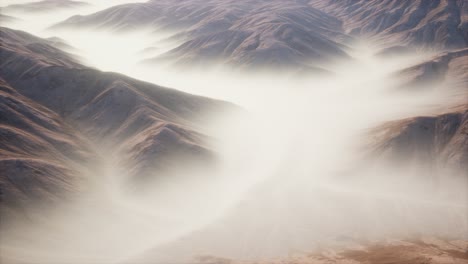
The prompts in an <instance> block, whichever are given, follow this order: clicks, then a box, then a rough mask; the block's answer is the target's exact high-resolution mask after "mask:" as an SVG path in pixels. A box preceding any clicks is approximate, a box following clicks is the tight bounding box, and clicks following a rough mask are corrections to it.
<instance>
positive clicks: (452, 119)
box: [372, 105, 468, 176]
mask: <svg viewBox="0 0 468 264" xmlns="http://www.w3.org/2000/svg"><path fill="white" fill-rule="evenodd" d="M372 135H374V136H375V137H374V140H375V141H374V144H375V145H373V147H374V151H373V152H374V154H373V155H376V156H379V157H382V156H383V157H385V160H390V161H392V162H395V164H397V165H399V166H402V165H403V166H407V165H414V164H424V165H425V166H430V168H431V170H432V171H436V170H437V169H440V168H451V169H455V170H458V171H462V172H465V173H464V174H466V172H467V171H468V106H466V105H465V106H462V107H460V109H459V110H457V111H454V112H450V113H445V114H442V115H436V116H426V117H414V118H409V119H405V120H399V121H394V122H389V123H387V124H384V125H382V126H381V127H379V128H376V129H375V130H374V131H373V133H372ZM467 176H468V175H467Z"/></svg>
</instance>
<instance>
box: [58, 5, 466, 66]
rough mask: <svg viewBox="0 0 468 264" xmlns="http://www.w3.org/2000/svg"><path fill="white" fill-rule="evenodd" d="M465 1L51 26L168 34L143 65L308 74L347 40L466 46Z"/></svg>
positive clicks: (152, 14) (142, 11)
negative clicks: (165, 45) (163, 48)
mask: <svg viewBox="0 0 468 264" xmlns="http://www.w3.org/2000/svg"><path fill="white" fill-rule="evenodd" d="M467 17H468V6H467V4H466V1H460V0H458V1H457V0H445V1H424V0H420V1H397V0H385V1H355V0H352V1H333V0H313V1H288V2H284V1H253V0H252V1H241V2H239V1H232V0H224V1H214V0H212V1H198V0H197V1H193V0H191V1H189V0H184V1H178V2H177V3H174V2H172V1H149V2H147V3H136V4H126V5H120V6H115V7H112V8H109V9H106V10H103V11H100V12H97V13H94V14H91V15H86V16H73V17H71V18H69V19H67V20H65V21H63V22H61V23H59V24H57V25H56V26H55V27H59V28H67V27H68V28H69V27H79V28H83V27H90V28H105V29H113V30H117V31H120V30H134V29H139V28H150V29H154V30H169V31H173V32H174V34H173V36H172V37H170V38H169V40H173V41H176V42H177V43H178V44H177V46H176V47H174V48H173V49H172V50H169V51H168V52H166V53H163V54H162V55H158V56H157V57H154V58H149V59H148V60H145V62H152V63H158V62H159V63H164V62H167V61H169V62H171V63H175V64H176V65H179V66H180V65H193V64H196V65H199V64H202V65H206V64H207V63H213V62H217V63H219V62H220V63H227V64H231V65H237V66H256V67H258V66H266V67H278V66H285V67H286V66H287V67H291V66H293V67H302V68H304V69H307V68H309V69H311V68H313V67H316V66H320V65H323V63H324V62H328V61H331V60H332V61H333V60H334V59H343V58H347V57H348V55H347V51H348V49H349V48H347V44H349V43H350V42H351V41H352V40H353V37H366V38H371V39H372V40H373V41H376V42H377V43H379V44H380V46H381V48H382V49H383V52H384V53H387V54H389V53H395V52H396V53H401V52H404V51H411V50H412V49H413V48H430V49H434V48H438V49H454V48H463V47H466V46H467V44H468V36H467V33H466V32H468V28H467V26H468V22H467Z"/></svg>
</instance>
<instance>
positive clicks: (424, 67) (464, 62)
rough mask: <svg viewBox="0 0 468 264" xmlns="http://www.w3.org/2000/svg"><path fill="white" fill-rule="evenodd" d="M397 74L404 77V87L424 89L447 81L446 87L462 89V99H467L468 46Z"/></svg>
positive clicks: (396, 74)
mask: <svg viewBox="0 0 468 264" xmlns="http://www.w3.org/2000/svg"><path fill="white" fill-rule="evenodd" d="M395 76H396V77H398V78H402V79H403V85H402V87H403V88H405V87H411V88H413V89H414V88H421V89H424V88H425V87H426V88H430V87H432V85H433V84H434V83H442V82H444V81H445V82H446V83H445V84H446V85H445V86H446V87H450V88H452V89H454V88H459V89H460V90H461V94H460V99H463V98H464V99H467V96H468V88H467V87H468V48H465V49H460V50H455V51H450V52H445V53H442V54H440V55H437V56H436V57H434V58H432V59H431V60H428V61H425V62H422V63H420V64H417V65H414V66H412V67H410V68H407V69H403V70H401V71H399V72H397V73H395ZM465 102H466V101H465Z"/></svg>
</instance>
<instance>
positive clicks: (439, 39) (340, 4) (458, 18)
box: [309, 0, 468, 49]
mask: <svg viewBox="0 0 468 264" xmlns="http://www.w3.org/2000/svg"><path fill="white" fill-rule="evenodd" d="M309 3H310V4H311V5H312V6H314V7H316V8H318V9H320V10H323V11H324V12H327V13H328V14H330V15H333V16H335V17H337V18H338V19H340V20H341V21H343V25H344V28H345V30H346V32H347V33H348V34H350V35H352V36H362V37H370V38H373V39H374V40H378V41H379V43H380V44H381V45H382V47H384V48H389V47H394V46H400V47H405V48H407V49H408V48H412V47H413V46H416V47H427V48H430V49H433V48H439V49H456V48H463V47H466V46H467V45H468V35H467V34H468V33H467V32H468V4H467V3H466V1H463V0H441V1H425V0H417V1H398V0H384V1H365V0H362V1H360V0H345V1H339V0H318V1H309Z"/></svg>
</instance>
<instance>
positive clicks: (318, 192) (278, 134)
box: [0, 1, 468, 263]
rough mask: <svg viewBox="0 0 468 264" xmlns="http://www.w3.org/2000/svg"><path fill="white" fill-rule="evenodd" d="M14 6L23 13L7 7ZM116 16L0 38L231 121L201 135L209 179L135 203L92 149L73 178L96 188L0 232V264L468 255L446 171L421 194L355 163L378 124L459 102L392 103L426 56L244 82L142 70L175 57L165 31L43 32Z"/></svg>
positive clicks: (194, 71)
mask: <svg viewBox="0 0 468 264" xmlns="http://www.w3.org/2000/svg"><path fill="white" fill-rule="evenodd" d="M10 2H11V3H13V2H14V3H15V4H17V3H19V1H2V5H3V6H7V5H9V4H11V3H10ZM21 2H29V1H21ZM124 2H137V1H93V2H92V5H90V6H85V7H83V8H80V9H78V10H76V9H67V10H62V11H57V12H44V13H40V14H36V13H32V14H31V13H25V12H7V13H5V14H7V15H10V16H13V17H16V18H19V19H18V20H14V21H10V22H6V23H2V26H6V27H9V28H13V29H18V30H24V31H26V32H29V33H32V34H35V35H37V36H40V37H42V38H49V37H58V38H60V39H61V40H63V41H64V42H65V43H66V44H67V45H69V46H67V47H65V50H66V51H67V52H69V53H72V54H73V55H74V56H76V57H77V58H79V60H80V62H82V63H83V64H84V65H86V66H90V67H94V68H97V69H99V70H102V71H112V72H118V73H121V74H124V75H127V76H130V77H133V78H136V79H139V80H144V81H146V82H150V83H154V84H158V85H162V86H165V87H171V88H174V89H177V90H181V91H184V92H187V93H190V94H196V95H201V96H206V97H209V98H215V99H220V100H224V101H227V102H231V103H233V104H234V105H235V107H234V108H235V109H236V111H230V112H228V113H224V112H220V113H211V115H210V116H209V117H207V120H209V123H208V124H203V125H199V128H200V131H202V132H203V133H205V134H206V135H207V136H208V137H209V139H210V140H209V142H210V143H209V145H210V147H212V149H213V150H214V152H215V153H216V155H217V161H218V162H217V165H216V166H215V167H209V166H196V167H193V166H189V167H188V168H186V167H185V166H184V164H179V166H177V167H176V168H174V170H173V171H171V173H170V175H167V176H165V175H162V174H161V173H158V172H155V175H157V176H158V177H157V178H158V180H155V181H151V182H150V183H148V184H147V185H146V186H145V188H144V190H145V191H137V192H135V191H132V188H131V187H130V188H129V187H128V186H127V184H128V178H129V177H130V176H129V175H128V170H127V168H126V167H125V164H122V163H121V162H119V160H120V159H121V158H122V157H120V156H119V155H120V153H112V152H110V151H109V150H107V149H105V148H100V147H98V148H99V149H98V152H99V153H101V154H103V155H102V156H103V157H105V158H104V159H103V160H102V161H100V162H101V166H99V168H87V169H86V170H83V171H82V173H83V177H85V178H89V179H93V180H92V181H90V186H88V189H87V191H86V193H85V195H83V197H78V199H76V201H74V202H73V204H69V205H67V206H62V207H60V208H58V209H54V210H50V211H49V210H45V211H44V213H43V217H42V218H41V219H36V221H35V222H34V224H33V225H31V224H29V221H28V220H24V221H18V222H16V223H14V224H11V225H9V228H8V230H5V231H3V232H2V233H3V234H2V239H1V242H0V243H1V244H0V246H1V252H2V255H5V256H7V259H11V260H14V261H17V262H20V263H21V262H24V263H144V262H145V261H149V262H151V263H169V262H170V263H178V262H182V261H191V260H193V258H194V257H195V256H198V255H205V254H206V255H213V256H220V257H226V258H233V259H239V260H258V259H268V258H277V257H284V256H288V255H291V254H295V253H298V252H308V251H313V250H315V249H317V248H320V247H325V246H330V247H334V248H340V247H343V246H349V245H356V244H357V243H358V242H357V241H362V240H364V241H372V240H379V239H389V240H391V239H400V238H408V237H412V236H414V235H417V236H445V237H451V238H454V239H465V240H466V239H468V217H467V214H466V212H467V210H468V202H467V199H466V198H467V194H468V189H467V186H468V185H467V180H468V178H466V177H463V176H460V175H463V174H464V172H460V171H457V170H450V168H444V169H441V170H440V171H437V172H434V171H433V172H431V173H433V174H435V175H432V177H433V179H437V180H433V181H429V180H427V179H428V174H429V171H428V170H427V169H425V168H424V167H422V166H420V165H418V164H415V165H414V166H413V167H411V168H410V169H401V168H397V167H395V166H389V165H387V163H385V162H381V163H380V162H375V163H371V162H367V160H366V159H365V157H366V152H365V151H363V150H362V145H365V144H367V143H368V141H369V139H368V133H369V132H370V130H371V129H373V128H374V127H377V126H379V125H380V124H382V122H383V121H391V120H399V119H404V118H410V117H414V116H425V115H431V114H434V113H437V112H438V111H440V110H441V109H444V108H446V105H447V104H449V103H451V102H453V101H455V99H456V93H455V92H454V93H450V92H447V89H438V87H437V86H438V85H442V84H440V83H434V84H433V85H434V88H433V89H425V90H424V91H420V92H407V91H403V90H401V89H396V88H395V87H398V85H400V84H401V83H402V80H401V79H398V77H397V76H396V75H395V74H394V73H395V72H397V71H399V70H401V69H404V68H407V67H410V66H412V65H416V64H417V63H421V62H424V61H426V60H429V59H430V58H432V57H433V56H434V54H436V53H437V52H438V50H437V49H433V50H430V51H429V50H420V51H419V52H414V53H412V54H411V55H404V56H393V57H391V58H389V57H382V56H376V55H375V54H376V53H378V52H379V51H380V48H379V46H378V45H377V44H376V43H375V42H372V41H371V40H368V39H360V40H359V41H355V42H352V43H350V44H349V50H350V51H349V54H350V55H351V59H343V60H336V61H333V62H327V63H323V64H321V65H320V67H321V68H323V69H325V70H326V71H328V72H330V73H329V74H301V73H295V72H293V71H287V70H281V71H279V72H278V71H274V70H270V69H267V70H264V71H262V72H258V73H255V72H252V71H249V70H244V69H234V68H233V67H231V66H226V65H223V64H214V63H213V64H212V65H210V67H195V66H194V67H190V66H187V67H180V66H175V65H172V64H170V63H167V62H161V63H159V64H149V63H145V62H144V60H146V59H148V58H151V57H154V56H156V55H160V54H163V53H164V52H166V51H169V50H171V49H173V48H175V47H176V46H178V45H180V44H181V43H180V41H178V40H177V39H170V37H171V36H173V35H174V34H176V33H178V32H176V31H168V30H165V31H162V30H159V31H158V30H153V29H150V28H148V29H138V30H132V31H130V32H114V31H111V30H107V31H106V30H104V29H95V30H94V29H86V28H83V29H63V28H61V29H55V28H51V26H53V25H55V24H56V23H58V22H60V21H63V20H64V19H66V18H68V17H70V16H72V15H76V14H90V13H92V12H96V11H99V10H102V9H104V8H106V7H110V6H114V5H116V4H120V3H124ZM140 2H144V1H140ZM148 48H152V49H148ZM439 88H440V87H439ZM408 90H410V89H408ZM116 144H118V142H116ZM174 171H175V172H174ZM447 174H451V176H450V177H448V176H447ZM452 176H453V177H452ZM154 261H156V262H154Z"/></svg>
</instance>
